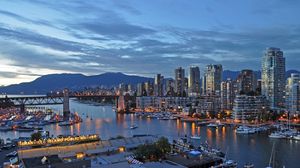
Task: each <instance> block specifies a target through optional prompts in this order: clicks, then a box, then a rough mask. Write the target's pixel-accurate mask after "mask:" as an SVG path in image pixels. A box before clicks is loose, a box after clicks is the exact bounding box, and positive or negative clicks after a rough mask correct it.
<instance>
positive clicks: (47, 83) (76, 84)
mask: <svg viewBox="0 0 300 168" xmlns="http://www.w3.org/2000/svg"><path fill="white" fill-rule="evenodd" d="M239 72H240V71H230V70H224V71H223V80H225V79H227V78H231V79H236V77H237V76H238V74H239ZM291 73H299V71H297V70H289V71H287V72H286V77H288V76H290V74H291ZM255 74H256V76H257V77H259V76H260V74H261V73H260V71H255ZM153 80H154V79H153V78H148V77H142V76H135V75H126V74H123V73H120V72H118V73H111V72H109V73H104V74H100V75H93V76H86V75H83V74H49V75H44V76H41V77H39V78H37V79H35V80H34V81H31V82H24V83H20V84H13V85H9V86H4V87H0V93H5V94H20V93H22V94H45V93H48V92H50V91H57V90H62V89H63V88H69V89H70V90H80V89H83V88H85V87H97V86H106V87H112V86H117V85H119V84H120V83H126V84H132V85H136V84H137V83H141V82H146V81H152V82H153Z"/></svg>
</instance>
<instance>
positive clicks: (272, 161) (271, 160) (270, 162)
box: [266, 143, 275, 168]
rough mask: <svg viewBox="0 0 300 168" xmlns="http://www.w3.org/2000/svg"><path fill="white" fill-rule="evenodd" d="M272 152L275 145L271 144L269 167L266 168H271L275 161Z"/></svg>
mask: <svg viewBox="0 0 300 168" xmlns="http://www.w3.org/2000/svg"><path fill="white" fill-rule="evenodd" d="M274 152H275V143H273V146H272V151H271V156H270V160H269V165H268V166H267V167H266V168H272V167H273V166H274V161H275V153H274ZM272 165H273V166H272Z"/></svg>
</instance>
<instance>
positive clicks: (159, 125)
mask: <svg viewBox="0 0 300 168" xmlns="http://www.w3.org/2000/svg"><path fill="white" fill-rule="evenodd" d="M51 107H53V108H55V109H56V110H57V111H62V109H61V108H62V107H61V106H51ZM71 109H74V110H75V111H77V112H78V114H79V115H80V116H82V119H83V122H82V123H79V124H76V125H74V126H71V127H60V126H58V125H57V124H54V125H48V126H46V127H45V130H48V131H50V134H51V135H54V136H56V135H61V134H65V135H71V134H94V133H96V134H99V135H100V137H101V138H102V139H108V138H110V137H115V136H117V135H122V136H131V135H133V134H154V135H162V136H168V137H174V138H177V137H178V136H184V135H188V136H191V135H200V136H201V142H203V143H204V142H205V141H206V140H207V141H208V143H209V144H210V145H211V146H213V147H218V148H221V149H222V151H224V152H226V151H227V153H228V158H229V159H234V160H237V161H238V163H239V164H240V166H241V167H242V165H243V164H245V163H248V162H252V163H254V164H255V167H265V166H267V164H268V161H269V157H270V153H271V148H272V145H273V143H274V142H276V160H277V163H278V164H279V165H285V166H286V167H287V168H289V167H292V168H293V167H297V166H295V165H299V164H300V159H299V156H300V141H298V142H297V141H290V140H276V139H275V140H274V139H269V138H268V137H267V134H255V135H236V133H235V132H234V130H233V128H231V127H223V128H219V129H211V128H207V127H205V126H201V127H199V126H197V125H196V124H195V123H188V122H181V121H179V120H157V119H150V118H142V117H135V116H134V115H133V114H127V115H122V114H116V113H115V112H113V111H112V107H110V106H91V105H87V104H80V103H77V102H75V101H71ZM86 116H88V118H87V117H86ZM91 118H92V120H91ZM133 123H136V124H137V125H138V126H139V127H138V128H137V129H135V130H131V129H129V127H130V125H131V124H133ZM29 134H30V133H19V132H6V133H4V132H0V137H1V138H16V137H19V136H29Z"/></svg>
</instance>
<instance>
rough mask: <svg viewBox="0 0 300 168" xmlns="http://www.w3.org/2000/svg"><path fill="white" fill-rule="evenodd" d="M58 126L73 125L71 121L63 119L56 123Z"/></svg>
mask: <svg viewBox="0 0 300 168" xmlns="http://www.w3.org/2000/svg"><path fill="white" fill-rule="evenodd" d="M58 125H59V126H70V125H73V122H72V121H63V122H61V123H59V124H58Z"/></svg>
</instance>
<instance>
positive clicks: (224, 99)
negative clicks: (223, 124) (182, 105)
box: [220, 79, 238, 110]
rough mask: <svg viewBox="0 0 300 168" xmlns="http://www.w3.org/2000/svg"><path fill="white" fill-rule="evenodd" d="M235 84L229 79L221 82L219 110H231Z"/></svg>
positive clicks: (235, 91) (236, 90)
mask: <svg viewBox="0 0 300 168" xmlns="http://www.w3.org/2000/svg"><path fill="white" fill-rule="evenodd" d="M237 92H238V89H237V83H236V81H233V80H231V79H227V80H226V81H223V82H221V94H220V96H221V98H220V99H221V109H222V110H232V108H233V102H234V98H235V96H236V95H237Z"/></svg>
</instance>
